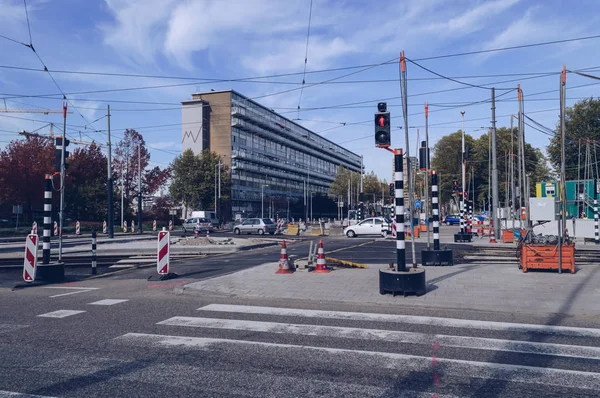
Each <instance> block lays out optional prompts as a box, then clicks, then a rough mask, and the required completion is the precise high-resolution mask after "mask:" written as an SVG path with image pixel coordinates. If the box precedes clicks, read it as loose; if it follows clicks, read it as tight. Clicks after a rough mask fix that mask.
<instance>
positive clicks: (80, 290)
mask: <svg viewBox="0 0 600 398" xmlns="http://www.w3.org/2000/svg"><path fill="white" fill-rule="evenodd" d="M44 289H66V290H73V291H72V292H68V293H60V294H55V295H53V296H50V298H55V297H63V296H70V295H72V294H79V293H85V292H89V291H92V290H98V289H100V288H99V287H75V286H44Z"/></svg>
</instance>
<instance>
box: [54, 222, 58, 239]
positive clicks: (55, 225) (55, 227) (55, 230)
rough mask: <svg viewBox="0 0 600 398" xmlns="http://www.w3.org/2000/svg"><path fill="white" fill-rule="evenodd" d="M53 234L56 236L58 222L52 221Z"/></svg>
mask: <svg viewBox="0 0 600 398" xmlns="http://www.w3.org/2000/svg"><path fill="white" fill-rule="evenodd" d="M54 236H58V223H57V222H56V221H54Z"/></svg>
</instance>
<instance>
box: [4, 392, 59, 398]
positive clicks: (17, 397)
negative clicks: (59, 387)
mask: <svg viewBox="0 0 600 398" xmlns="http://www.w3.org/2000/svg"><path fill="white" fill-rule="evenodd" d="M0 398H53V397H48V396H46V395H31V394H24V393H20V392H12V391H0Z"/></svg>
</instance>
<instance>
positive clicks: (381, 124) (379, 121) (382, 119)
mask: <svg viewBox="0 0 600 398" xmlns="http://www.w3.org/2000/svg"><path fill="white" fill-rule="evenodd" d="M377 124H378V125H379V127H385V116H383V115H381V116H379V117H378V118H377Z"/></svg>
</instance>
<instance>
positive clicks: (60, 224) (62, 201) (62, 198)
mask: <svg viewBox="0 0 600 398" xmlns="http://www.w3.org/2000/svg"><path fill="white" fill-rule="evenodd" d="M66 140H67V103H66V102H63V138H62V149H61V155H60V205H59V209H58V211H59V213H58V262H59V263H60V262H62V237H63V220H64V215H63V213H64V210H65V146H66Z"/></svg>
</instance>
